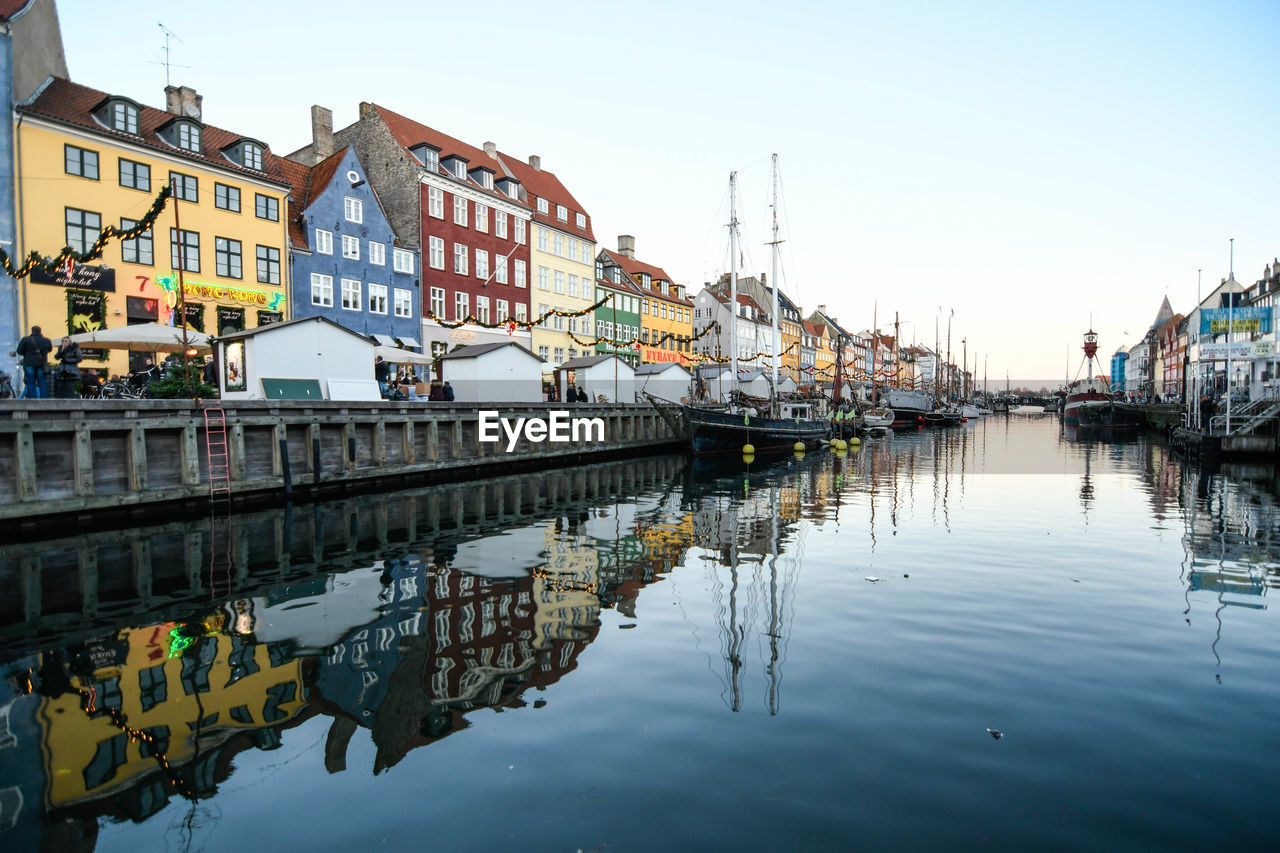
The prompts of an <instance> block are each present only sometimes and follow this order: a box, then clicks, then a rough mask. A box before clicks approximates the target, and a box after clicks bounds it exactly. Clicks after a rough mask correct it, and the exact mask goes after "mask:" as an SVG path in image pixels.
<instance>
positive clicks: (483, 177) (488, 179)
mask: <svg viewBox="0 0 1280 853" xmlns="http://www.w3.org/2000/svg"><path fill="white" fill-rule="evenodd" d="M480 185H481V186H482V187H484V188H485V189H487V190H491V189H493V172H486V171H485V170H484V169H481V170H480Z"/></svg>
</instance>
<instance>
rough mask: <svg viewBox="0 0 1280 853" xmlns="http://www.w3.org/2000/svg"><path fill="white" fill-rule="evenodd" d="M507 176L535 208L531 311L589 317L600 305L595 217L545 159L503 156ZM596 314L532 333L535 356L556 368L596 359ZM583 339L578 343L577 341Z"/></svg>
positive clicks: (552, 322)
mask: <svg viewBox="0 0 1280 853" xmlns="http://www.w3.org/2000/svg"><path fill="white" fill-rule="evenodd" d="M500 156H501V160H502V163H503V165H504V166H505V168H506V169H507V171H509V172H510V173H511V174H512V176H513V177H515V178H516V179H517V180H518V181H520V183H521V185H522V186H523V187H524V189H525V191H526V192H527V193H528V199H527V201H528V204H529V206H530V207H531V208H533V219H532V222H531V223H530V225H529V228H530V232H531V233H530V240H529V278H530V282H529V303H530V305H529V312H530V314H531V315H532V316H533V317H540V316H542V315H543V314H545V313H546V312H547V311H548V310H555V311H562V312H564V313H566V314H570V315H573V314H579V313H581V312H585V311H586V309H587V308H589V307H591V305H593V304H594V303H595V301H596V299H595V290H596V289H595V280H596V264H595V257H596V238H595V236H594V235H593V234H592V231H591V217H590V216H588V215H587V213H586V211H584V210H583V209H582V205H581V204H579V203H578V201H577V200H576V199H575V198H574V197H573V195H572V194H571V193H570V192H569V191H568V190H567V189H565V186H564V184H562V183H561V182H560V179H559V178H557V177H556V176H555V174H553V173H551V172H548V171H545V170H544V169H543V168H542V161H541V159H540V158H539V157H537V156H534V157H530V158H529V162H528V163H525V162H523V161H520V160H517V159H516V158H514V157H510V156H508V155H506V154H501V155H500ZM594 314H595V312H594V311H592V312H588V313H582V314H581V316H576V317H575V316H567V317H556V316H553V317H548V318H547V320H546V322H544V323H543V324H542V325H541V326H535V327H534V328H533V329H532V330H531V331H532V341H531V345H532V346H533V351H534V352H535V353H537V354H538V356H539V357H541V358H542V360H543V361H545V362H547V363H548V364H549V365H550V366H551V367H558V366H560V365H561V364H563V363H564V362H566V361H568V360H569V359H571V358H577V357H578V356H583V355H594V354H595V337H596V333H595V323H594ZM575 338H577V340H574V339H575Z"/></svg>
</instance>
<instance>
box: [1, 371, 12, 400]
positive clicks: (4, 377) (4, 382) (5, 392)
mask: <svg viewBox="0 0 1280 853" xmlns="http://www.w3.org/2000/svg"><path fill="white" fill-rule="evenodd" d="M12 396H14V394H13V383H12V382H10V381H9V374H7V373H5V372H4V371H3V370H0V400H5V399H8V398H9V397H12Z"/></svg>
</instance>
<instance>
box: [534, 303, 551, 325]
mask: <svg viewBox="0 0 1280 853" xmlns="http://www.w3.org/2000/svg"><path fill="white" fill-rule="evenodd" d="M549 310H551V309H550V308H549V307H548V306H547V304H546V303H545V302H542V303H539V304H538V319H537V321H536V322H537V324H538V325H539V326H542V327H543V328H544V329H549V328H551V323H550V317H548V316H547V312H548V311H549Z"/></svg>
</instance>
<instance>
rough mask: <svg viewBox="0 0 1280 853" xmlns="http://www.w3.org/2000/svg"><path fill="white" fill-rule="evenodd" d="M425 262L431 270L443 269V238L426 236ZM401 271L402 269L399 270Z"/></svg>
mask: <svg viewBox="0 0 1280 853" xmlns="http://www.w3.org/2000/svg"><path fill="white" fill-rule="evenodd" d="M427 263H428V264H429V265H430V266H431V268H432V269H433V270H442V269H444V238H443V237H428V238H427ZM401 272H403V270H401Z"/></svg>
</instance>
